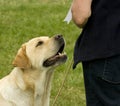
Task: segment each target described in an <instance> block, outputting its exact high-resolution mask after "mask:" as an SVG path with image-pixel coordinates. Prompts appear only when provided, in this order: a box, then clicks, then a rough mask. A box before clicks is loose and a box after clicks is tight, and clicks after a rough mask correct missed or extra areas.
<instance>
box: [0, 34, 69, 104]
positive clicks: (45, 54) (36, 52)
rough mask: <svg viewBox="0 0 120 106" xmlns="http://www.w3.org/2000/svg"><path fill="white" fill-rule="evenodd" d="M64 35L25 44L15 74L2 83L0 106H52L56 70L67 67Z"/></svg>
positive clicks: (1, 81)
mask: <svg viewBox="0 0 120 106" xmlns="http://www.w3.org/2000/svg"><path fill="white" fill-rule="evenodd" d="M64 46H65V42H64V39H63V37H62V36H61V35H56V36H54V37H51V38H49V37H37V38H33V39H31V40H30V41H28V42H27V43H25V44H23V45H22V46H21V48H20V49H19V50H18V53H17V55H16V57H15V59H14V61H13V65H14V66H15V67H14V69H13V70H12V72H11V73H10V74H9V75H8V76H6V77H4V78H3V79H1V80H0V106H49V96H50V85H51V84H50V83H51V77H52V74H53V70H54V68H55V67H56V66H59V65H60V64H61V63H64V62H65V61H66V59H67V56H66V54H64V53H62V52H63V49H64Z"/></svg>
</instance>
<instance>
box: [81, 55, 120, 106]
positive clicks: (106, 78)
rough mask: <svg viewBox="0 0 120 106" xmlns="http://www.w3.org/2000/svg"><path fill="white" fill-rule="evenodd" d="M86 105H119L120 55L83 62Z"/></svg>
mask: <svg viewBox="0 0 120 106" xmlns="http://www.w3.org/2000/svg"><path fill="white" fill-rule="evenodd" d="M83 72H84V81H85V89H86V101H87V106H120V56H114V57H111V58H107V59H99V60H95V61H90V62H83Z"/></svg>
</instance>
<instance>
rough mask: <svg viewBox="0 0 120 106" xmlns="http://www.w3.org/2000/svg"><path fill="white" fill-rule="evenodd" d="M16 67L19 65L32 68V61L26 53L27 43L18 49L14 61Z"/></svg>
mask: <svg viewBox="0 0 120 106" xmlns="http://www.w3.org/2000/svg"><path fill="white" fill-rule="evenodd" d="M12 64H13V66H14V67H19V68H21V69H28V68H31V63H30V61H29V59H28V57H27V55H26V46H25V44H24V45H22V47H21V48H20V49H19V50H18V53H17V55H16V57H15V59H14V61H13V63H12Z"/></svg>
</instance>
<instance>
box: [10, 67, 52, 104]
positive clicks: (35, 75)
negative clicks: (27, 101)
mask: <svg viewBox="0 0 120 106" xmlns="http://www.w3.org/2000/svg"><path fill="white" fill-rule="evenodd" d="M18 71H19V72H18ZM12 74H14V75H15V76H17V75H18V74H19V76H17V77H16V78H17V79H16V80H15V81H16V84H17V85H18V86H19V88H20V89H22V90H33V96H34V103H36V104H34V106H38V105H39V106H49V96H50V89H51V79H52V74H53V70H46V71H40V70H36V69H35V70H24V71H23V70H21V69H19V70H18V68H17V70H16V68H15V69H14V71H13V72H12ZM14 75H13V76H14Z"/></svg>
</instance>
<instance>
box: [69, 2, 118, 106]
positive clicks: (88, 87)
mask: <svg viewBox="0 0 120 106" xmlns="http://www.w3.org/2000/svg"><path fill="white" fill-rule="evenodd" d="M71 11H72V19H73V21H74V23H75V24H76V25H77V26H78V27H79V28H82V32H81V34H80V36H79V37H78V39H77V41H76V44H75V48H74V64H73V68H76V66H77V64H78V63H80V62H82V65H83V74H84V82H85V92H86V105H87V106H120V0H73V3H72V7H71Z"/></svg>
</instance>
